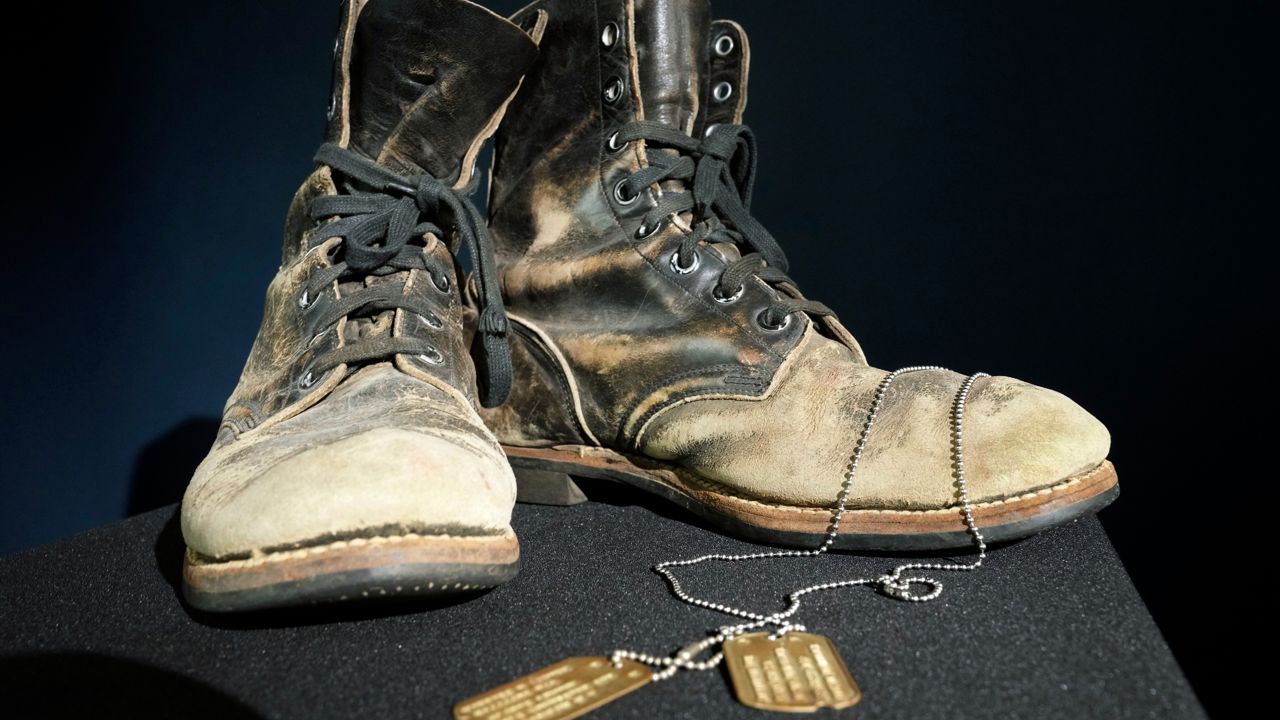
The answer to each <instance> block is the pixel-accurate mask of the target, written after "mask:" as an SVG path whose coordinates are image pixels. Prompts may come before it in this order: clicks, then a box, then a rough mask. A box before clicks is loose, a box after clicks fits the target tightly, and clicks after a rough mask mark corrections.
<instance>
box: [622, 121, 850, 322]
mask: <svg viewBox="0 0 1280 720" xmlns="http://www.w3.org/2000/svg"><path fill="white" fill-rule="evenodd" d="M636 140H644V141H645V145H646V146H647V147H657V148H668V149H671V150H674V151H676V154H675V155H671V154H667V153H651V154H650V155H649V158H648V160H649V164H648V167H643V168H640V169H639V170H637V171H636V172H634V173H632V174H630V175H628V176H627V177H626V178H625V179H624V180H623V181H622V182H621V183H619V184H618V186H617V187H616V188H615V190H614V192H615V193H616V194H617V195H618V199H619V200H620V201H622V202H631V201H632V200H633V199H634V198H636V197H637V196H638V195H639V194H640V193H641V192H643V191H644V190H645V188H648V187H650V186H657V185H660V184H661V183H663V182H666V181H668V180H676V181H680V182H681V183H682V184H683V185H684V187H686V188H688V189H687V190H675V191H671V190H666V189H663V190H662V192H661V194H660V195H659V197H658V199H657V202H656V203H655V204H654V206H653V207H652V208H651V209H650V210H649V211H648V212H647V213H645V215H644V217H643V218H642V220H641V224H640V227H639V228H638V229H637V231H636V235H637V237H640V238H644V237H649V236H651V235H653V234H654V233H655V232H657V231H658V229H659V228H660V227H661V225H662V223H663V222H665V221H666V219H667V218H669V217H671V216H673V215H677V214H680V213H684V212H692V213H693V217H694V223H693V231H692V232H690V233H683V234H682V236H681V240H680V247H679V249H678V251H677V252H676V255H675V257H674V258H673V260H672V262H673V264H675V265H676V266H677V267H676V269H677V270H678V271H684V272H687V271H689V270H692V269H693V265H694V263H695V261H696V257H697V255H696V253H697V248H698V246H699V245H700V244H701V243H703V242H710V243H720V242H728V243H733V244H734V245H737V246H738V247H739V248H740V253H741V258H740V259H738V260H735V261H733V262H732V263H730V264H729V266H728V267H727V268H725V270H724V272H723V273H721V275H720V278H719V281H718V282H717V283H716V286H715V288H714V289H713V290H712V293H713V295H714V296H715V297H716V298H717V299H720V300H722V301H729V300H733V299H736V298H737V297H738V296H739V295H740V294H741V293H742V291H743V289H744V287H745V283H746V282H747V281H748V280H749V279H750V278H752V277H758V278H760V279H761V280H763V281H764V282H766V283H768V284H770V285H779V284H783V283H785V284H788V285H792V286H794V285H795V283H794V282H793V281H792V280H791V278H790V277H788V276H787V268H788V263H787V256H786V254H785V253H784V252H783V251H782V247H781V246H780V245H778V241H777V240H775V239H774V237H773V235H771V234H770V233H769V231H768V230H767V229H765V227H764V226H763V225H761V224H760V221H758V220H756V219H755V217H753V216H752V215H751V190H752V186H753V185H754V184H755V175H756V141H755V135H754V134H752V132H751V129H750V128H748V127H747V126H746V125H736V124H720V125H712V126H710V127H708V128H707V131H706V134H705V135H704V136H703V138H702V139H701V140H698V139H696V138H692V137H690V136H688V135H686V134H685V133H683V132H680V131H679V130H676V129H675V128H672V127H670V126H668V125H664V124H662V123H656V122H649V121H644V120H637V121H634V122H630V123H627V124H626V125H623V126H622V127H621V128H619V129H618V131H617V132H616V133H614V134H613V135H612V136H610V137H609V139H608V141H607V145H608V147H609V149H610V150H613V151H618V150H621V149H622V147H624V146H625V144H626V143H630V142H634V141H636ZM798 312H803V313H808V314H810V315H814V316H821V315H834V314H835V313H834V312H833V311H832V310H831V309H830V308H828V307H827V306H826V305H823V304H822V303H820V302H815V301H813V300H802V299H799V298H793V297H788V296H785V295H781V296H778V297H776V298H774V299H773V300H772V301H771V302H770V303H769V305H768V306H767V307H766V308H765V309H764V310H763V311H762V312H761V314H760V323H761V324H762V325H763V326H765V327H767V328H771V329H777V328H781V327H784V326H786V324H787V323H788V322H789V321H790V317H789V316H790V315H791V314H793V313H798Z"/></svg>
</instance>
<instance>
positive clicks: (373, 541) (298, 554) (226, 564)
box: [187, 530, 515, 568]
mask: <svg viewBox="0 0 1280 720" xmlns="http://www.w3.org/2000/svg"><path fill="white" fill-rule="evenodd" d="M514 535H515V534H514V533H512V532H511V531H509V530H505V531H503V532H502V533H500V534H497V535H422V534H419V533H408V534H405V535H382V536H376V537H370V538H352V539H350V540H337V541H335V542H331V543H329V544H327V545H315V546H312V547H305V548H298V549H297V550H278V551H275V552H269V553H262V554H259V555H255V556H253V557H248V558H238V559H235V560H216V559H213V558H210V557H207V556H204V555H201V554H200V553H198V552H196V551H195V550H192V549H191V548H187V561H188V562H189V563H191V564H192V565H199V566H202V567H213V566H217V567H219V568H233V567H239V568H246V567H256V566H259V565H266V564H268V563H276V562H285V561H287V560H300V559H302V558H305V557H310V556H312V555H321V554H324V553H327V552H333V551H335V550H343V549H345V548H348V547H351V548H359V547H364V546H366V545H368V546H373V547H376V546H379V545H388V544H395V543H401V542H406V541H410V540H422V539H433V540H481V541H484V540H504V539H507V538H514Z"/></svg>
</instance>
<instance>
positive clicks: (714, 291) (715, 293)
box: [711, 283, 747, 305]
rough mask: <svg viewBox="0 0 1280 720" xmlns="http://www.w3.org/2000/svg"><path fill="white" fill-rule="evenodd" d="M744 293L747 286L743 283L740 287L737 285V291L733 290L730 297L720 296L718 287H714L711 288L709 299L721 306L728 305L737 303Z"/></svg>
mask: <svg viewBox="0 0 1280 720" xmlns="http://www.w3.org/2000/svg"><path fill="white" fill-rule="evenodd" d="M746 291H747V286H746V284H745V283H744V284H742V285H739V286H738V289H737V290H734V291H733V294H732V295H721V294H720V286H719V285H716V286H715V287H713V288H711V299H712V300H715V301H716V302H718V303H721V304H723V305H728V304H730V303H736V302H738V298H740V297H742V294H743V293H744V292H746Z"/></svg>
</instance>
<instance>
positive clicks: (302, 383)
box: [298, 370, 316, 390]
mask: <svg viewBox="0 0 1280 720" xmlns="http://www.w3.org/2000/svg"><path fill="white" fill-rule="evenodd" d="M315 384H316V376H315V375H314V374H313V373H312V372H311V371H310V370H308V371H307V374H306V375H303V376H302V377H300V378H298V387H300V388H302V389H303V390H306V389H307V388H309V387H311V386H312V385H315Z"/></svg>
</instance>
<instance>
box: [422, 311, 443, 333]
mask: <svg viewBox="0 0 1280 720" xmlns="http://www.w3.org/2000/svg"><path fill="white" fill-rule="evenodd" d="M415 314H416V315H417V316H418V319H419V320H421V321H422V324H423V325H426V326H427V327H429V328H431V329H433V330H439V329H440V328H442V327H444V321H442V320H441V319H440V318H438V317H436V316H435V315H434V314H432V315H423V314H422V313H415Z"/></svg>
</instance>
